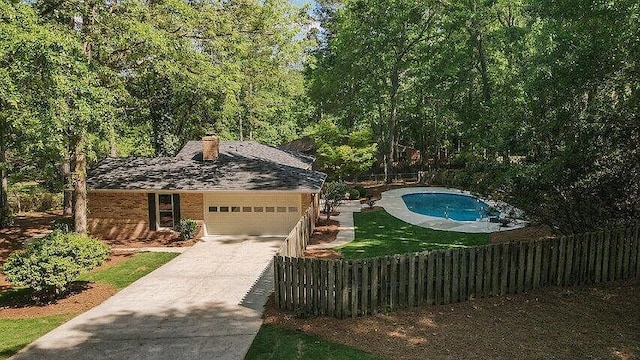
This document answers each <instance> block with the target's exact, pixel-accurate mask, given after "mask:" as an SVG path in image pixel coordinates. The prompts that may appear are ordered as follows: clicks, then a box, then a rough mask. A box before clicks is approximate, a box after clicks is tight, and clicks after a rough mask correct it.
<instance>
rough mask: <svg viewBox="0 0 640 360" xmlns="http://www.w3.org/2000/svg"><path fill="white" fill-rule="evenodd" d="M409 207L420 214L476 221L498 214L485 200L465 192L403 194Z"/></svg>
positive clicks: (403, 198)
mask: <svg viewBox="0 0 640 360" xmlns="http://www.w3.org/2000/svg"><path fill="white" fill-rule="evenodd" d="M402 200H403V201H404V203H405V204H406V205H407V208H408V209H409V210H410V211H412V212H414V213H418V214H422V215H427V216H433V217H439V218H445V219H451V220H457V221H476V220H478V219H483V218H487V217H489V216H498V215H500V213H499V212H498V211H491V212H490V210H492V209H490V206H489V205H488V204H487V203H485V202H484V201H482V200H480V199H478V198H476V197H473V196H470V195H464V194H450V193H435V192H433V193H430V192H427V193H414V194H406V195H402Z"/></svg>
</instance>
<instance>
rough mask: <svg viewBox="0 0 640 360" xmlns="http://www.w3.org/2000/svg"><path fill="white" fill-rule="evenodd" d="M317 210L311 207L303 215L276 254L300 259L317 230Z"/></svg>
mask: <svg viewBox="0 0 640 360" xmlns="http://www.w3.org/2000/svg"><path fill="white" fill-rule="evenodd" d="M315 218H316V214H315V209H314V207H313V206H310V207H309V208H308V209H307V210H306V211H305V212H304V214H303V215H302V217H301V218H300V220H299V221H298V223H297V224H296V226H295V227H294V228H293V230H291V232H290V233H289V235H288V236H287V238H286V239H284V241H283V242H282V245H281V246H280V249H278V252H276V254H277V255H279V256H294V257H300V256H302V255H303V254H304V249H306V248H307V244H308V243H309V237H310V236H311V233H312V232H313V229H314V228H315V225H316V223H315Z"/></svg>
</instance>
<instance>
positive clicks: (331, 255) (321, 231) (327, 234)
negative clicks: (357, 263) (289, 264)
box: [304, 218, 342, 259]
mask: <svg viewBox="0 0 640 360" xmlns="http://www.w3.org/2000/svg"><path fill="white" fill-rule="evenodd" d="M339 227H340V222H338V221H337V220H334V219H330V220H329V221H327V219H326V218H321V219H319V220H318V222H317V223H316V227H315V229H314V230H313V234H311V238H310V239H309V245H316V244H327V243H331V242H333V241H335V240H336V237H337V236H338V228H339ZM304 257H306V258H317V259H339V258H341V257H342V255H341V254H340V253H339V252H337V251H335V250H332V249H316V250H313V249H306V250H305V251H304Z"/></svg>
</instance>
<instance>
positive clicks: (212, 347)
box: [13, 237, 284, 360]
mask: <svg viewBox="0 0 640 360" xmlns="http://www.w3.org/2000/svg"><path fill="white" fill-rule="evenodd" d="M283 239H284V237H244V238H238V237H235V238H217V239H207V240H205V241H203V242H200V243H198V244H196V245H195V246H193V247H191V248H190V249H188V250H187V251H185V252H184V253H183V254H181V255H180V256H178V257H176V258H175V259H173V260H172V261H170V262H169V263H167V264H166V265H164V266H162V267H161V268H159V269H157V270H156V271H154V272H152V273H151V274H149V275H147V276H145V277H143V278H142V279H140V280H138V281H136V282H135V283H133V284H131V285H130V286H129V287H127V288H125V289H123V290H122V291H120V292H118V293H117V294H116V295H114V296H113V297H111V298H109V299H108V300H107V301H105V302H104V303H102V304H100V305H99V306H97V307H95V308H93V309H91V310H89V311H87V312H86V313H83V314H81V315H79V316H78V317H76V318H74V319H72V320H70V321H69V322H67V323H65V324H63V325H62V326H60V327H58V328H57V329H55V330H53V331H51V332H50V333H48V334H46V335H45V336H43V337H41V338H40V339H38V340H36V341H35V342H33V343H31V344H30V345H29V346H28V347H26V348H25V349H23V350H22V351H20V352H19V353H18V354H16V355H15V356H14V357H13V359H64V360H69V359H119V360H120V359H158V360H161V359H243V358H244V356H245V354H246V352H247V350H248V349H249V346H250V345H251V343H252V342H253V339H254V337H255V335H256V333H257V332H258V329H259V328H260V325H261V324H262V319H261V315H262V310H263V307H264V304H265V302H266V299H267V297H268V296H269V294H270V292H271V291H272V288H273V276H272V264H271V259H272V257H273V255H274V254H275V252H276V250H277V249H278V248H279V246H280V244H281V242H282V240H283Z"/></svg>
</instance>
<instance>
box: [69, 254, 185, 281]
mask: <svg viewBox="0 0 640 360" xmlns="http://www.w3.org/2000/svg"><path fill="white" fill-rule="evenodd" d="M178 255H179V254H177V253H160V252H147V253H139V254H136V255H134V256H132V257H131V259H128V260H127V261H123V262H121V263H119V264H117V265H115V266H112V267H110V268H107V269H104V270H100V271H92V272H90V273H87V274H84V275H81V276H80V280H84V281H91V282H97V283H103V284H109V285H111V286H113V287H115V288H116V289H118V290H120V289H123V288H125V287H127V286H129V284H131V283H132V282H134V281H136V280H138V279H140V278H141V277H143V276H145V275H147V274H148V273H150V272H152V271H153V270H155V269H157V268H158V267H160V266H161V265H163V264H165V263H167V262H169V260H171V259H173V258H174V257H176V256H178Z"/></svg>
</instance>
